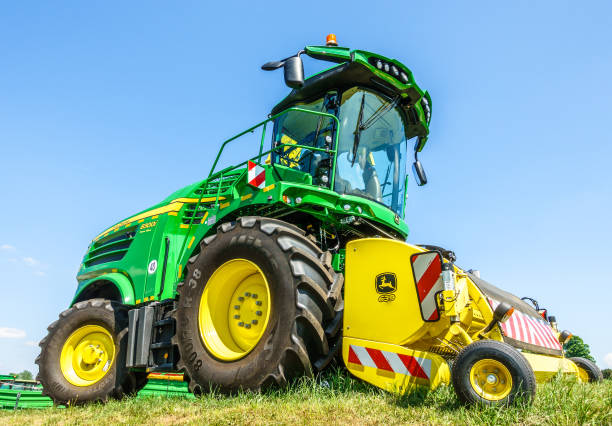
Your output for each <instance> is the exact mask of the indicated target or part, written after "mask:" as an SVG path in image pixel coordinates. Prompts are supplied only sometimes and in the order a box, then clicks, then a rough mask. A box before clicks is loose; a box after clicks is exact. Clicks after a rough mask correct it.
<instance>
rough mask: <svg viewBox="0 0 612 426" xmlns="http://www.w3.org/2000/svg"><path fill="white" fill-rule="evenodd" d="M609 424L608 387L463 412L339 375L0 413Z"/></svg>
mask: <svg viewBox="0 0 612 426" xmlns="http://www.w3.org/2000/svg"><path fill="white" fill-rule="evenodd" d="M7 423H8V424H53V425H56V424H76V423H78V424H96V425H99V424H117V423H119V424H134V423H149V424H150V423H155V424H185V423H187V424H189V423H200V424H201V423H212V424H228V423H229V424H268V423H273V424H344V423H351V424H392V423H409V424H495V425H498V424H534V425H535V424H537V425H541V424H598V425H599V424H612V381H610V380H605V381H604V382H603V383H598V384H586V385H583V384H579V383H576V382H574V381H571V380H568V379H559V380H554V381H553V382H551V383H547V384H545V385H541V386H539V387H538V395H537V397H536V400H535V402H534V404H533V405H532V406H531V407H524V406H523V407H516V408H486V407H472V408H466V407H464V406H462V405H460V404H459V403H458V402H457V399H456V398H455V395H454V392H453V390H452V388H441V389H439V390H437V391H435V392H429V393H427V392H421V393H413V394H411V395H409V396H404V397H401V398H399V397H394V396H393V395H390V394H388V393H385V392H382V391H379V390H378V389H376V388H374V387H372V386H369V385H367V384H364V383H362V382H359V381H358V380H355V379H352V378H350V377H349V376H348V375H347V373H345V372H343V371H335V372H330V373H327V374H325V375H324V376H322V377H319V378H318V379H316V380H303V381H302V382H300V383H297V384H295V385H294V386H292V387H291V388H290V389H287V390H284V391H274V392H267V393H242V394H239V395H236V396H232V397H228V396H223V395H219V394H216V393H214V392H213V393H210V394H207V395H204V396H203V397H202V398H200V399H198V400H196V401H187V400H183V399H173V398H163V397H149V398H145V399H136V398H129V399H126V400H123V401H113V402H110V403H108V404H106V405H99V404H95V405H89V406H85V407H72V408H67V409H57V408H54V409H47V410H27V411H25V410H24V411H17V412H13V411H6V410H5V411H2V412H0V424H7Z"/></svg>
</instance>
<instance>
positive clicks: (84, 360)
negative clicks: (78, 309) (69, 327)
mask: <svg viewBox="0 0 612 426" xmlns="http://www.w3.org/2000/svg"><path fill="white" fill-rule="evenodd" d="M114 359H115V343H114V341H113V337H112V336H111V334H110V332H109V331H108V330H107V329H106V328H104V327H102V326H100V325H85V326H83V327H80V328H77V329H76V330H75V331H74V332H73V333H72V334H71V335H70V337H68V339H66V342H65V343H64V346H63V347H62V353H61V354H60V368H61V371H62V374H63V375H64V377H65V378H66V380H68V382H70V383H72V384H73V385H75V386H81V387H82V386H91V385H93V384H94V383H97V382H99V381H100V380H101V379H102V378H103V377H104V376H106V373H108V371H109V370H110V368H111V366H112V365H113V361H114Z"/></svg>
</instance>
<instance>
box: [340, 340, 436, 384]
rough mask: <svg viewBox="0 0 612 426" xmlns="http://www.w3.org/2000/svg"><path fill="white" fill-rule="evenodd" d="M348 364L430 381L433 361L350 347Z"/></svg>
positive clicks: (354, 346) (361, 347)
mask: <svg viewBox="0 0 612 426" xmlns="http://www.w3.org/2000/svg"><path fill="white" fill-rule="evenodd" d="M348 362H350V363H353V364H357V365H363V366H365V367H372V368H377V369H379V370H385V371H391V372H393V373H397V374H404V375H406V376H412V377H418V378H420V379H426V380H429V378H430V377H431V360H430V359H427V358H418V357H415V356H410V355H405V354H398V353H395V352H388V351H381V350H379V349H372V348H366V347H363V346H357V345H350V346H349V354H348Z"/></svg>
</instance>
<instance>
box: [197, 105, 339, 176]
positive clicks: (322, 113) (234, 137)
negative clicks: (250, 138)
mask: <svg viewBox="0 0 612 426" xmlns="http://www.w3.org/2000/svg"><path fill="white" fill-rule="evenodd" d="M289 111H299V112H305V113H307V114H313V115H321V116H323V117H329V118H331V119H333V120H335V121H336V136H337V135H338V130H339V127H340V121H339V120H338V117H336V116H335V115H333V114H328V113H326V112H320V111H312V110H309V109H304V108H298V107H291V108H287V109H286V110H284V111H283V112H279V113H278V114H276V115H273V116H272V117H269V118H267V119H266V120H264V121H262V122H261V123H259V124H256V125H255V126H253V127H250V128H248V129H247V130H245V131H244V132H242V133H238V134H237V135H236V136H233V137H231V138H229V139H227V140H226V141H225V142H223V143H222V144H221V148H220V149H219V152H218V153H217V157H216V158H215V162H214V163H213V165H212V167H211V169H210V173H209V174H208V178H207V180H208V179H210V178H211V177H212V176H213V172H214V171H215V167H217V163H218V162H219V158H220V157H221V154H222V153H223V150H224V149H225V146H226V145H227V144H228V143H230V142H232V141H234V140H236V139H238V138H239V137H240V136H243V135H245V134H247V133H249V132H252V131H254V130H255V129H256V128H258V127H259V126H262V125H264V124H266V123H268V122H270V121H272V120H275V119H276V118H277V117H279V116H281V115H283V114H287V113H288V112H289ZM336 139H337V138H336ZM263 144H264V140H263V137H262V139H261V144H260V151H259V152H260V154H259V155H258V156H257V157H253V159H255V158H261V156H262V155H265V154H262V153H261V149H262V147H263ZM293 146H295V145H293ZM309 149H310V148H309ZM334 160H335V159H334ZM245 163H246V162H245ZM334 163H335V161H334ZM237 167H238V166H230V167H227V168H225V169H223V170H222V171H226V170H228V169H232V168H237Z"/></svg>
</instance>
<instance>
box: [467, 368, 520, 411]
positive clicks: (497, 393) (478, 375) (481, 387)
mask: <svg viewBox="0 0 612 426" xmlns="http://www.w3.org/2000/svg"><path fill="white" fill-rule="evenodd" d="M470 383H471V385H472V388H473V389H474V391H476V393H477V394H478V395H480V396H481V397H482V398H484V399H486V400H489V401H499V400H502V399H504V398H505V397H507V396H508V395H509V394H510V391H511V390H512V375H511V374H510V371H509V370H508V368H507V367H506V366H505V365H504V364H502V363H501V362H499V361H496V360H494V359H481V360H480V361H478V362H476V363H475V364H474V365H473V366H472V369H471V370H470Z"/></svg>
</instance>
